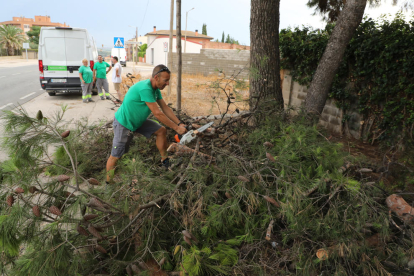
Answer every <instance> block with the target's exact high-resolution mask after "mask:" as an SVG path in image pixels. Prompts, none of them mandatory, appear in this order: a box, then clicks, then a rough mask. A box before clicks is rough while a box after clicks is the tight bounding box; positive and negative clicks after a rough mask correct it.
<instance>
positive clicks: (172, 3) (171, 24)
mask: <svg viewBox="0 0 414 276" xmlns="http://www.w3.org/2000/svg"><path fill="white" fill-rule="evenodd" d="M173 29H174V0H171V9H170V39H169V41H168V43H169V45H168V68H169V69H170V72H171V73H172V69H173V52H172V51H173V36H174V34H173ZM167 95H168V96H170V95H171V85H168V92H167Z"/></svg>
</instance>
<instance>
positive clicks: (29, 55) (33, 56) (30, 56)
mask: <svg viewBox="0 0 414 276" xmlns="http://www.w3.org/2000/svg"><path fill="white" fill-rule="evenodd" d="M22 57H23V58H24V59H26V51H25V50H23V53H22ZM37 57H38V52H37V51H27V58H28V59H37Z"/></svg>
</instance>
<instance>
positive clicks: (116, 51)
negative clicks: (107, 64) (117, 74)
mask: <svg viewBox="0 0 414 276" xmlns="http://www.w3.org/2000/svg"><path fill="white" fill-rule="evenodd" d="M113 57H118V62H119V63H120V64H121V65H122V66H124V67H126V51H125V48H112V51H111V58H113ZM111 64H112V60H111ZM112 66H114V65H113V64H112Z"/></svg>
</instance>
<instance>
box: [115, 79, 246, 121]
mask: <svg viewBox="0 0 414 276" xmlns="http://www.w3.org/2000/svg"><path fill="white" fill-rule="evenodd" d="M133 75H134V76H135V79H134V81H135V82H137V81H138V80H143V79H146V78H142V76H141V75H140V74H139V73H136V74H133ZM122 84H124V85H122V89H121V91H122V93H126V91H127V87H126V84H127V85H130V86H131V85H132V84H131V81H130V80H129V79H128V78H126V77H123V78H122ZM248 85H249V83H248V81H235V80H232V79H227V78H226V79H223V78H222V77H219V76H218V75H211V76H203V75H201V74H197V75H189V74H184V75H183V77H182V84H181V86H182V88H181V91H182V92H181V108H182V110H183V111H184V112H186V113H187V114H188V115H190V116H205V115H217V114H221V113H223V112H224V111H225V110H226V108H227V96H226V94H225V93H224V90H225V91H226V92H227V94H229V93H232V95H231V96H233V97H234V99H233V100H232V101H233V102H235V104H232V105H231V106H230V108H229V113H230V114H231V113H233V112H235V110H236V108H238V109H239V110H240V111H242V110H247V109H248V108H249V107H248V99H249V87H248ZM170 86H171V94H170V95H168V87H166V88H165V89H164V90H163V91H161V93H162V96H163V98H164V100H165V102H167V103H172V106H173V107H175V106H176V101H177V75H176V74H172V76H171V80H170Z"/></svg>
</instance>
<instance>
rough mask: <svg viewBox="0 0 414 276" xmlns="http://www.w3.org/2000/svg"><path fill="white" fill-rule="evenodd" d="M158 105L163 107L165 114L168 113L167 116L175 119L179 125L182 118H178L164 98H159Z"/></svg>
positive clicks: (172, 119)
mask: <svg viewBox="0 0 414 276" xmlns="http://www.w3.org/2000/svg"><path fill="white" fill-rule="evenodd" d="M157 103H158V105H159V106H160V107H161V110H162V112H164V114H165V115H167V117H168V118H169V119H170V120H171V121H173V122H174V123H176V124H177V125H178V124H179V123H180V119H178V118H177V116H175V114H174V112H173V111H172V109H171V108H170V107H169V106H168V105H167V104H166V103H165V101H164V99H160V100H157Z"/></svg>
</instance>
